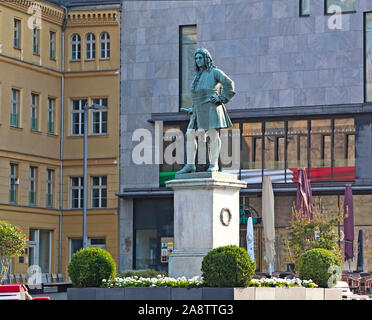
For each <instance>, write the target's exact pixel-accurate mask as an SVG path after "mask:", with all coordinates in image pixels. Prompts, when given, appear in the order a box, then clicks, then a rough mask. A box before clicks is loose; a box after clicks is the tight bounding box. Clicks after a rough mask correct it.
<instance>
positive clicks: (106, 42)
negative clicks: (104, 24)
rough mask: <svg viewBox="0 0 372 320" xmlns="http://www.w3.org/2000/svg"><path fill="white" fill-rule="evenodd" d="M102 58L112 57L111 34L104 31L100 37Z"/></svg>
mask: <svg viewBox="0 0 372 320" xmlns="http://www.w3.org/2000/svg"><path fill="white" fill-rule="evenodd" d="M100 44H101V59H110V35H109V34H108V33H107V32H103V33H102V34H101V37H100Z"/></svg>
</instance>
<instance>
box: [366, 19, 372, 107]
mask: <svg viewBox="0 0 372 320" xmlns="http://www.w3.org/2000/svg"><path fill="white" fill-rule="evenodd" d="M364 28H365V29H364V30H365V31H364V33H365V37H364V38H365V45H364V47H365V100H366V101H367V102H370V101H372V13H366V15H365V27H364Z"/></svg>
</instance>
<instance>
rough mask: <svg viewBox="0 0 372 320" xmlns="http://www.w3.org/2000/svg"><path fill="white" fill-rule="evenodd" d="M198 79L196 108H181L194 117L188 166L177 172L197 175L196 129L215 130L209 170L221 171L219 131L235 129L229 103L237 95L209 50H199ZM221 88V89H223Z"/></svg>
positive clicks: (188, 138)
mask: <svg viewBox="0 0 372 320" xmlns="http://www.w3.org/2000/svg"><path fill="white" fill-rule="evenodd" d="M195 69H196V76H195V78H194V80H193V82H192V85H191V96H192V102H193V105H192V107H191V108H188V109H181V110H183V111H187V112H188V113H189V114H191V117H190V122H189V125H188V127H187V132H186V158H187V164H186V165H185V166H184V167H183V168H182V169H181V170H180V171H178V172H177V173H178V174H181V173H189V172H195V171H196V167H195V156H196V150H197V143H196V139H195V138H196V136H195V129H196V130H199V131H200V130H201V131H203V130H205V131H207V130H210V129H215V134H213V135H210V141H209V147H210V152H209V163H210V165H209V168H208V171H218V157H219V154H220V150H221V139H220V136H219V129H221V128H229V127H231V126H232V123H231V120H230V117H229V115H228V114H227V111H226V108H225V104H226V103H227V102H229V101H230V100H231V98H232V97H233V96H234V95H235V91H234V82H233V81H232V80H231V79H230V78H229V77H228V76H227V75H226V74H225V73H224V72H223V71H221V70H220V69H218V68H217V67H216V66H215V65H214V63H213V60H212V57H211V55H210V53H209V52H208V50H206V49H204V48H200V49H197V50H196V52H195ZM220 89H221V90H220Z"/></svg>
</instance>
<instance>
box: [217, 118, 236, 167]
mask: <svg viewBox="0 0 372 320" xmlns="http://www.w3.org/2000/svg"><path fill="white" fill-rule="evenodd" d="M233 130H234V131H233ZM236 130H240V125H239V123H233V125H232V127H231V128H229V129H223V131H221V132H220V139H221V143H222V147H221V152H220V164H221V170H224V169H225V170H229V169H233V170H239V163H237V161H240V159H233V157H236V156H237V157H239V154H237V151H238V150H240V137H241V134H240V133H238V136H237V138H238V139H236V136H235V134H237V132H235V131H236ZM226 142H227V147H226V146H225V145H224V144H225V143H226ZM233 144H238V145H234V146H233ZM225 147H226V150H225ZM233 149H234V150H233ZM226 151H227V154H226Z"/></svg>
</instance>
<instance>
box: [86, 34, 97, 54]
mask: <svg viewBox="0 0 372 320" xmlns="http://www.w3.org/2000/svg"><path fill="white" fill-rule="evenodd" d="M85 46H86V47H85V58H86V59H87V60H94V59H95V58H96V36H95V35H94V34H93V33H88V34H87V37H86V41H85Z"/></svg>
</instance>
